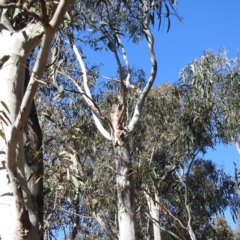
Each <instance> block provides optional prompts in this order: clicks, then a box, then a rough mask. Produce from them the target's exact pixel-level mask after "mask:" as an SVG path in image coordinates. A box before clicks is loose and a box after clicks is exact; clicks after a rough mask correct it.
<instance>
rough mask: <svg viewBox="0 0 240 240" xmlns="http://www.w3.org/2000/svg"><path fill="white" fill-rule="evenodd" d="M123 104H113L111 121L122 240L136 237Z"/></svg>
mask: <svg viewBox="0 0 240 240" xmlns="http://www.w3.org/2000/svg"><path fill="white" fill-rule="evenodd" d="M121 110H122V105H113V106H112V110H111V121H112V125H113V130H114V134H113V147H114V152H115V158H116V169H117V171H116V172H117V176H116V181H117V200H118V224H119V239H120V240H126V239H128V240H135V239H136V216H135V215H136V213H135V203H134V200H135V199H134V184H133V177H132V163H131V159H130V154H129V146H128V140H127V136H126V133H125V132H124V130H123V128H122V126H121V119H119V116H121Z"/></svg>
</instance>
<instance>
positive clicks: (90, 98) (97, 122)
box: [69, 44, 112, 140]
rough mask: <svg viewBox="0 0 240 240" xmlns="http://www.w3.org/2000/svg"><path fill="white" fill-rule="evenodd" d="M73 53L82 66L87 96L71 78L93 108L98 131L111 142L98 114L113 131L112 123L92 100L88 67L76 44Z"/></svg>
mask: <svg viewBox="0 0 240 240" xmlns="http://www.w3.org/2000/svg"><path fill="white" fill-rule="evenodd" d="M73 51H74V53H75V55H76V57H77V60H78V62H79V64H80V67H81V69H82V72H83V86H84V90H85V94H84V91H83V90H82V88H81V87H80V86H79V84H78V83H77V82H76V81H75V80H74V79H72V78H69V79H70V80H71V81H72V82H73V84H74V85H75V86H76V87H77V88H78V90H79V92H80V93H82V94H83V96H84V99H85V101H86V102H87V104H88V106H89V107H90V108H91V110H92V114H93V119H94V122H95V124H96V126H97V128H98V130H99V131H100V133H101V134H102V135H103V136H104V137H105V138H106V139H108V140H111V135H110V133H109V132H108V131H107V130H106V129H105V128H104V127H103V125H102V123H101V122H100V120H99V118H98V117H97V114H99V115H100V116H101V117H102V118H103V119H104V120H106V121H107V122H108V124H109V126H110V129H111V131H112V126H111V122H110V120H109V119H108V118H107V117H105V116H104V115H103V114H102V113H101V111H100V110H99V108H98V107H96V104H94V102H93V100H92V95H91V92H90V89H89V87H88V78H87V70H86V67H85V64H84V62H83V60H82V57H81V55H80V53H79V52H78V49H77V47H76V45H75V44H73Z"/></svg>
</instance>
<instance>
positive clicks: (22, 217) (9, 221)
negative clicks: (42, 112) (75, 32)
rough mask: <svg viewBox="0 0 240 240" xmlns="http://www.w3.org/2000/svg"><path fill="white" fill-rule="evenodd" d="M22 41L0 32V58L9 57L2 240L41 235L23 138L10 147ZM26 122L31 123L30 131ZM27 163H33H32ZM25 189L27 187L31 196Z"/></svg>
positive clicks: (0, 176) (4, 75) (0, 143)
mask: <svg viewBox="0 0 240 240" xmlns="http://www.w3.org/2000/svg"><path fill="white" fill-rule="evenodd" d="M25 41H26V39H25V36H24V34H23V33H21V32H19V33H14V34H11V33H10V32H9V31H5V30H2V32H1V35H0V42H1V46H5V49H4V48H1V50H0V57H3V56H6V55H9V59H8V60H7V62H6V63H5V64H4V65H3V67H2V69H1V71H0V78H1V79H2V81H1V94H0V98H1V101H3V102H4V103H5V104H6V105H7V107H8V108H9V111H10V113H7V111H6V110H5V109H4V108H2V107H1V109H0V110H2V111H5V113H6V114H7V115H8V117H9V119H10V122H8V123H7V124H4V123H1V127H2V130H3V132H4V134H5V139H3V138H1V139H0V149H1V154H0V158H1V159H0V163H1V166H0V213H1V214H0V236H1V238H2V240H10V239H36V240H37V239H40V235H41V233H40V231H39V219H38V214H37V211H36V208H35V204H34V196H37V194H36V191H37V190H38V189H36V188H35V187H36V184H35V182H34V179H32V180H30V181H29V183H27V181H26V178H27V176H28V174H29V173H30V172H31V171H32V170H30V169H29V170H30V172H29V173H28V172H26V170H27V165H26V164H25V152H24V141H23V135H21V137H20V138H19V141H18V143H17V148H15V147H13V146H14V144H12V142H14V141H15V139H14V136H12V129H14V123H15V121H16V118H17V115H18V114H19V111H20V105H21V101H22V98H23V94H24V82H25V69H26V59H27V54H26V53H28V52H29V51H31V50H32V49H31V48H30V46H29V45H28V44H26V42H25ZM38 43H39V39H36V40H35V45H37V44H38ZM31 47H32V44H31ZM35 112H36V111H35ZM30 121H32V126H31V127H30ZM34 125H35V124H34V120H33V118H32V120H29V123H28V124H27V127H26V131H27V132H28V133H27V135H26V136H27V137H26V139H30V135H31V137H32V134H33V131H32V130H30V128H34V127H35V126H34ZM27 129H28V130H27ZM29 146H31V147H33V148H35V147H36V146H33V145H32V141H30V145H29ZM36 149H37V147H36ZM14 152H15V153H14ZM12 153H14V154H13V155H15V154H16V158H15V157H14V158H12V157H11V155H12ZM7 159H10V161H7ZM29 161H33V159H32V160H29ZM34 161H35V160H34ZM36 161H37V160H36ZM32 166H33V165H32ZM11 179H12V181H11ZM28 185H29V186H30V185H31V187H30V189H31V190H32V193H31V191H30V189H29V188H28ZM14 186H15V187H14Z"/></svg>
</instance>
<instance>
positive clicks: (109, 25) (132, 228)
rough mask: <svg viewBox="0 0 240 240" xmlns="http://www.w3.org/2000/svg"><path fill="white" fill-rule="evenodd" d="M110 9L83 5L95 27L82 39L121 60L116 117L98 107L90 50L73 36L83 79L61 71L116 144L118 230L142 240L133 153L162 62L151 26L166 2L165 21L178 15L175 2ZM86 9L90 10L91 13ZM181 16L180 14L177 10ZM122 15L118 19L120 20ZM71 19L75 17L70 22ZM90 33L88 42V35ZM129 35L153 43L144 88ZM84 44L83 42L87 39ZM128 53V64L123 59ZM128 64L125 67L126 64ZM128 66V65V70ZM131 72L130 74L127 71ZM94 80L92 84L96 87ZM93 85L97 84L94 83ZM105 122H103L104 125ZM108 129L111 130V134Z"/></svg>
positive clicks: (87, 22)
mask: <svg viewBox="0 0 240 240" xmlns="http://www.w3.org/2000/svg"><path fill="white" fill-rule="evenodd" d="M109 3H110V4H109V5H108V7H106V4H104V3H102V4H99V5H98V7H97V8H96V6H95V5H94V4H93V2H92V3H91V2H89V3H88V4H87V5H86V6H82V5H80V6H79V10H80V12H81V11H83V12H84V13H85V15H84V17H83V19H80V20H79V21H84V23H85V29H87V28H88V29H90V34H86V33H85V31H84V29H83V31H82V32H83V33H82V32H81V33H82V34H79V39H84V41H85V42H87V43H90V45H91V46H92V47H94V49H95V50H99V49H104V48H107V49H108V50H110V51H112V53H113V56H114V57H115V60H116V65H117V67H116V72H118V77H117V81H119V83H120V84H119V92H120V93H121V95H122V99H123V101H122V103H121V102H119V103H118V104H113V105H112V107H111V110H110V117H109V116H107V115H106V114H105V113H103V111H102V109H103V108H102V107H101V106H100V105H97V104H96V102H95V101H94V99H93V97H92V93H91V91H90V87H89V85H91V84H92V82H91V80H93V82H94V81H95V80H94V77H92V76H91V75H90V74H88V71H87V68H86V64H85V62H84V60H83V53H84V48H83V47H82V46H81V48H82V49H81V50H79V49H78V48H77V44H76V43H74V39H73V38H72V37H71V35H68V38H69V43H70V46H72V47H73V51H74V53H75V54H76V58H77V60H78V62H79V65H80V68H81V74H80V75H81V77H80V78H79V79H78V80H75V78H76V74H75V73H74V74H70V75H69V74H67V73H65V71H64V68H63V67H62V66H58V69H57V71H56V72H57V73H59V74H62V75H64V76H65V77H66V78H67V79H69V80H70V81H72V83H73V84H74V85H75V86H76V88H77V89H78V91H79V92H80V93H81V94H82V95H83V98H84V99H85V101H86V102H87V104H88V106H89V107H90V109H91V112H92V117H93V119H94V122H95V124H96V126H97V128H98V130H99V131H100V133H101V134H102V135H103V136H104V137H105V138H106V139H107V140H108V141H111V142H112V144H113V149H114V156H115V159H116V182H117V184H116V185H117V206H118V228H119V239H135V238H136V216H135V197H134V182H133V174H134V173H133V167H132V159H131V156H130V150H129V138H130V136H131V134H132V133H133V131H134V130H135V129H136V128H137V123H138V122H139V119H140V117H141V111H142V107H143V104H144V100H145V98H146V96H147V94H148V92H149V90H150V89H151V87H152V84H153V82H154V80H155V77H156V72H157V61H156V57H155V54H154V38H153V35H152V33H151V28H150V23H151V22H152V23H154V16H153V12H154V11H156V12H157V13H158V15H159V17H161V16H162V13H161V9H162V4H164V6H165V8H166V13H165V17H167V18H169V15H170V10H169V7H168V5H169V6H171V7H172V9H173V11H175V9H174V6H173V4H176V3H175V2H172V1H164V2H159V1H135V2H132V1H124V3H121V2H119V1H111V2H109ZM85 7H86V8H87V9H85ZM174 13H175V12H174ZM116 16H117V17H116ZM69 20H71V17H70V18H69ZM84 34H85V35H87V36H86V37H85V38H83V36H84ZM123 37H127V38H128V39H129V38H130V39H131V38H132V39H133V41H134V42H139V41H140V40H141V39H142V38H143V37H145V39H146V40H147V42H148V50H149V56H150V61H151V64H152V66H151V73H150V74H149V75H150V76H149V78H148V80H147V82H146V85H145V86H144V87H143V88H140V87H139V86H137V85H136V84H134V83H133V82H132V79H131V71H130V65H129V61H128V56H127V54H126V51H125V47H124V43H123V40H122V39H123ZM82 41H83V40H82ZM119 54H121V55H122V58H123V61H121V60H120V56H119ZM122 62H123V63H122ZM123 65H125V66H124V67H123ZM124 68H125V70H124ZM90 82H91V83H90ZM91 87H92V85H91ZM131 89H132V90H135V93H136V94H137V101H136V103H135V107H134V108H133V111H132V112H130V111H128V110H129V109H128V107H127V99H128V98H129V96H131V94H133V92H134V91H130V90H131ZM101 119H102V121H103V122H102V121H101ZM106 127H107V128H108V129H109V131H108V130H106Z"/></svg>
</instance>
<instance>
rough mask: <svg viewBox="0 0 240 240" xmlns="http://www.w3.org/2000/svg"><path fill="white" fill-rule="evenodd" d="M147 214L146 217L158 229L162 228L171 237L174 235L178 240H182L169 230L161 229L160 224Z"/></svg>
mask: <svg viewBox="0 0 240 240" xmlns="http://www.w3.org/2000/svg"><path fill="white" fill-rule="evenodd" d="M145 214H146V216H147V217H148V218H149V219H150V220H151V221H152V222H153V224H154V225H155V226H156V227H158V228H160V229H161V230H163V231H165V232H167V233H169V234H170V235H172V236H173V237H175V238H176V239H179V240H181V238H179V237H178V236H177V235H175V234H174V233H173V232H171V231H169V230H167V229H166V228H164V227H160V226H159V223H158V222H157V221H156V220H155V219H153V218H152V217H151V216H149V214H148V213H145Z"/></svg>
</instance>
